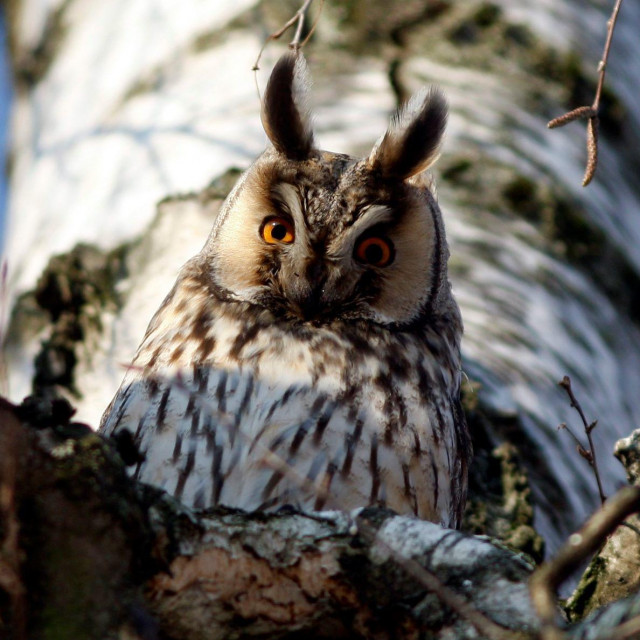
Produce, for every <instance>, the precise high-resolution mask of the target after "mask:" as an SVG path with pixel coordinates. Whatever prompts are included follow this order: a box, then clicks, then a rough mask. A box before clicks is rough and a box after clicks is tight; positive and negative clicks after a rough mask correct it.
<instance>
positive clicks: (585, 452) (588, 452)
mask: <svg viewBox="0 0 640 640" xmlns="http://www.w3.org/2000/svg"><path fill="white" fill-rule="evenodd" d="M558 384H559V385H560V386H561V387H562V388H563V389H564V390H565V391H566V392H567V395H568V396H569V400H570V402H571V406H572V407H573V408H574V409H575V410H576V411H577V412H578V415H579V416H580V419H581V420H582V424H583V426H584V432H585V433H586V434H587V440H588V441H589V449H585V448H584V447H583V446H582V445H581V444H580V441H579V440H578V438H577V437H576V436H575V434H574V433H573V432H572V431H571V430H570V429H569V428H568V427H567V425H566V424H561V425H560V428H564V429H566V430H567V431H568V432H569V433H570V434H571V436H572V438H573V439H574V440H575V441H576V442H577V443H578V453H580V455H581V456H582V457H583V458H584V459H585V460H586V461H587V462H588V463H589V464H590V465H591V468H592V469H593V473H594V475H595V477H596V482H597V483H598V493H599V494H600V502H601V503H602V504H604V501H605V500H606V499H607V496H605V494H604V491H603V490H602V481H601V479H600V471H599V470H598V460H597V459H596V449H595V447H594V446H593V438H592V436H591V432H592V431H593V430H594V429H595V428H596V426H597V424H598V421H597V420H594V421H593V422H591V423H589V422H588V421H587V418H586V416H585V415H584V411H583V410H582V406H581V405H580V403H579V402H578V400H577V399H576V397H575V395H574V393H573V389H572V388H571V378H569V376H564V378H562V380H560V382H558Z"/></svg>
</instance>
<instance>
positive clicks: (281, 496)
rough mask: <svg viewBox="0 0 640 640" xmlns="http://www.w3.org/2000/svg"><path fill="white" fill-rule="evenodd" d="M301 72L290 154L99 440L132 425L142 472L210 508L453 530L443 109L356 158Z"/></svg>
mask: <svg viewBox="0 0 640 640" xmlns="http://www.w3.org/2000/svg"><path fill="white" fill-rule="evenodd" d="M304 73H305V70H304V64H303V61H302V59H301V57H299V56H298V57H295V56H293V55H290V56H287V57H285V58H283V59H282V60H281V61H280V62H279V63H278V65H277V66H276V68H275V69H274V72H273V74H272V78H271V80H270V82H269V86H268V87H267V91H266V95H265V102H264V107H263V122H264V124H265V130H266V131H267V134H268V135H269V137H270V139H271V141H272V142H273V144H274V148H273V149H270V150H268V151H266V152H265V153H264V154H263V155H262V156H261V157H260V158H259V159H258V160H257V161H256V162H255V163H254V165H253V166H252V167H251V168H250V169H249V170H248V171H247V172H246V173H245V174H244V176H243V177H242V178H241V179H240V181H239V183H238V185H237V186H236V188H235V189H234V191H233V192H232V193H231V195H230V196H229V198H228V199H227V202H226V203H225V205H224V206H223V208H222V209H221V211H220V213H219V214H218V216H217V218H216V221H215V223H214V228H213V231H212V233H211V235H210V237H209V239H208V240H207V243H206V244H205V246H204V248H203V250H202V252H201V253H200V254H199V255H198V256H196V257H195V258H193V259H192V260H191V261H189V262H188V263H187V264H186V265H185V267H184V268H183V270H182V272H181V275H180V277H179V278H178V281H177V283H176V285H175V286H174V288H173V290H172V291H171V293H170V294H169V295H168V297H167V298H166V300H165V301H164V303H163V305H162V306H161V308H160V309H159V311H158V312H157V313H156V315H155V316H154V318H153V319H152V321H151V324H150V325H149V328H148V330H147V334H146V336H145V338H144V340H143V343H142V345H141V346H140V348H139V350H138V353H137V354H136V357H135V359H134V362H133V366H132V367H131V369H130V370H129V372H128V373H127V376H126V377H125V380H124V382H123V383H122V386H121V388H120V390H119V392H118V394H117V395H116V397H115V398H114V400H113V402H112V404H111V406H110V407H109V409H108V410H107V412H106V413H105V417H104V419H103V425H102V430H103V432H104V433H106V434H112V433H114V432H115V431H117V430H119V429H123V428H127V429H129V430H130V431H131V432H132V433H133V434H134V436H135V439H136V442H137V443H138V444H139V446H140V449H141V452H142V453H143V454H144V456H145V459H144V461H143V462H142V463H141V464H139V465H138V466H137V468H136V471H135V475H136V477H138V478H139V479H140V480H142V481H144V482H148V483H151V484H155V485H157V486H160V487H162V488H164V489H166V490H167V491H169V492H170V493H172V494H174V495H176V496H177V497H178V498H180V499H181V500H183V501H184V502H185V503H186V504H189V505H192V506H195V507H209V506H214V505H216V504H224V505H228V506H234V507H240V508H244V509H249V510H251V509H269V508H274V507H279V506H282V505H286V504H289V505H293V506H295V507H298V508H301V509H306V510H311V509H315V510H317V509H322V508H342V509H353V508H356V507H362V506H367V505H370V504H383V505H386V506H388V507H390V508H392V509H394V510H396V511H398V512H400V513H408V514H415V515H418V516H420V517H422V518H426V519H429V520H433V521H435V522H440V523H442V524H444V525H447V526H455V525H457V524H458V523H459V519H460V515H461V510H462V507H463V504H464V499H465V494H466V468H467V463H468V458H469V455H470V446H469V440H468V434H467V430H466V426H465V423H464V417H463V414H462V411H461V408H460V403H459V391H460V353H459V347H460V345H459V343H460V337H461V333H462V324H461V320H460V314H459V311H458V307H457V305H456V303H455V301H454V300H453V298H452V296H451V291H450V286H449V282H448V280H447V274H446V261H447V256H448V251H447V246H446V240H445V236H444V228H443V224H442V219H441V214H440V210H439V208H438V206H437V203H436V202H435V199H434V198H433V196H432V194H431V192H430V190H429V186H428V181H427V180H426V179H425V177H424V173H423V170H424V168H426V166H428V164H430V163H431V162H432V161H433V158H434V155H435V152H436V151H437V146H438V143H439V141H440V137H441V135H442V130H443V127H444V119H445V113H446V112H445V107H444V103H443V101H442V98H441V97H440V96H439V94H437V93H433V92H432V93H430V94H427V95H426V96H423V98H422V102H421V103H420V104H419V105H418V107H420V108H419V109H416V106H415V104H414V107H413V109H414V111H415V113H414V112H411V111H407V112H406V113H405V114H404V115H403V116H401V117H400V118H399V120H398V121H397V122H396V123H395V124H394V125H392V127H391V128H390V129H389V131H388V132H387V135H386V136H385V138H384V139H382V141H381V142H380V143H379V144H378V145H377V146H376V147H375V148H374V150H373V152H372V154H371V156H370V157H369V158H367V159H365V160H356V159H354V158H350V157H348V156H343V155H337V154H331V153H327V152H323V151H318V150H316V149H315V148H314V147H313V136H312V133H311V130H310V127H309V120H308V117H307V115H306V114H305V113H304V111H303V109H302V107H301V103H302V100H301V98H300V95H299V94H300V84H301V82H302V81H303V80H304ZM416 148H417V150H416Z"/></svg>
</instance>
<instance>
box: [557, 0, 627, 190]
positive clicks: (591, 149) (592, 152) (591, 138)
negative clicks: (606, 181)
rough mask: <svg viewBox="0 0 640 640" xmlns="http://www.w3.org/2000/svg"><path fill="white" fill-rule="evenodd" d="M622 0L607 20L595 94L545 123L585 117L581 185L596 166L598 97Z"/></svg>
mask: <svg viewBox="0 0 640 640" xmlns="http://www.w3.org/2000/svg"><path fill="white" fill-rule="evenodd" d="M621 4H622V0H616V3H615V5H614V7H613V11H612V13H611V17H610V18H609V20H607V38H606V41H605V44H604V50H603V52H602V58H601V59H600V62H599V63H598V84H597V86H596V95H595V98H594V99H593V103H592V105H591V106H590V107H586V106H585V107H578V108H577V109H573V111H569V112H567V113H565V114H564V115H562V116H560V117H558V118H554V119H553V120H551V121H550V122H548V123H547V127H549V129H555V128H556V127H562V126H564V125H565V124H568V123H569V122H573V121H574V120H578V119H579V118H587V119H588V122H587V166H586V169H585V172H584V177H583V179H582V186H583V187H586V186H587V185H588V184H589V183H590V182H591V180H592V179H593V176H594V175H595V172H596V167H597V166H598V115H599V113H600V99H601V97H602V89H603V87H604V77H605V74H606V71H607V62H608V61H609V52H610V51H611V42H612V41H613V30H614V29H615V26H616V21H617V19H618V13H619V12H620V5H621Z"/></svg>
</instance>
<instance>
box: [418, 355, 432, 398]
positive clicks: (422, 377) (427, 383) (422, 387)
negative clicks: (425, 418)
mask: <svg viewBox="0 0 640 640" xmlns="http://www.w3.org/2000/svg"><path fill="white" fill-rule="evenodd" d="M417 369H418V392H419V399H420V404H421V405H423V406H426V405H427V404H428V402H429V396H430V395H431V380H430V379H429V375H428V373H427V370H426V368H425V367H424V366H423V365H422V364H418V367H417Z"/></svg>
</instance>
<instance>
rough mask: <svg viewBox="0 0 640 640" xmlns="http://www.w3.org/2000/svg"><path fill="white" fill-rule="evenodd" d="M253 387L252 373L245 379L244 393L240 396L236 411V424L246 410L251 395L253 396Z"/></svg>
mask: <svg viewBox="0 0 640 640" xmlns="http://www.w3.org/2000/svg"><path fill="white" fill-rule="evenodd" d="M253 388H254V378H253V376H252V375H250V376H249V380H248V381H247V387H246V389H245V391H244V395H243V396H242V400H241V401H240V406H239V407H238V410H237V412H236V425H237V424H239V423H240V420H241V419H242V418H243V416H244V415H245V413H246V411H247V406H248V404H249V401H250V400H251V397H252V396H253Z"/></svg>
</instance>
